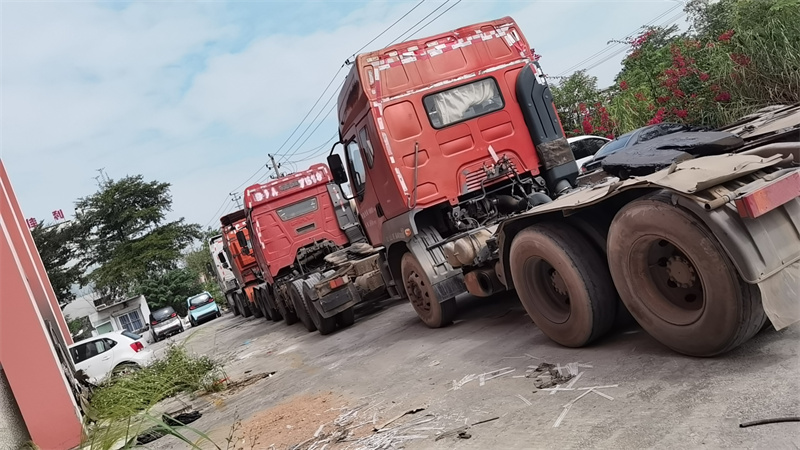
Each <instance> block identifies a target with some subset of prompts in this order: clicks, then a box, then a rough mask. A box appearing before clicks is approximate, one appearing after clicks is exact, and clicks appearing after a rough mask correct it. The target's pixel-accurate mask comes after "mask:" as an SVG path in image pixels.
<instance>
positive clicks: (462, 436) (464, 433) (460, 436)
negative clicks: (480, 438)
mask: <svg viewBox="0 0 800 450" xmlns="http://www.w3.org/2000/svg"><path fill="white" fill-rule="evenodd" d="M458 437H459V439H469V438H471V437H472V435H471V434H469V433H467V432H466V431H462V432H460V433H458Z"/></svg>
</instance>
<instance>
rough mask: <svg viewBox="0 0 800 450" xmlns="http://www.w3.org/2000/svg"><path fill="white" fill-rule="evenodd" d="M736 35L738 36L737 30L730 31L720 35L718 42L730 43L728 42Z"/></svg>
mask: <svg viewBox="0 0 800 450" xmlns="http://www.w3.org/2000/svg"><path fill="white" fill-rule="evenodd" d="M734 34H736V31H735V30H728V31H726V32H724V33H722V34H720V35H719V37H718V38H717V40H718V41H720V42H728V41H730V40H731V38H732V37H733V35H734Z"/></svg>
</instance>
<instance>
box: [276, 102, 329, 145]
mask: <svg viewBox="0 0 800 450" xmlns="http://www.w3.org/2000/svg"><path fill="white" fill-rule="evenodd" d="M332 99H333V96H331V98H330V99H328V103H330V100H332ZM328 103H326V104H325V106H328ZM335 110H336V103H334V104H332V105H331V107H330V108H328V112H326V113H325V115H324V116H323V117H322V120H320V121H319V122H317V126H316V127H314V129H313V130H311V133H310V134H309V135H308V136H306V138H305V140H303V142H301V143H300V144H299V145H297V147H295V145H292V147H294V151H293V152H291V153H287V154H286V155H284V156H283V158H282V159H281V161H286V160H288V159H289V158H291V157H292V156H293V155H294V154H295V153H296V152H297V151H298V150H300V147H302V146H303V145H305V143H306V142H308V139H309V138H311V136H313V135H314V133H316V132H317V130H318V129H319V127H320V125H322V124H323V123H325V120H326V119H327V118H328V117H329V116H330V115H331V113H332V112H333V111H335ZM320 114H322V110H320V112H318V113H317V117H319V115H320ZM317 117H315V118H314V120H316V119H317ZM313 124H314V122H313V121H312V122H311V123H309V124H308V127H306V129H305V130H304V131H303V134H305V132H306V131H308V129H309V128H311V125H313ZM300 136H301V137H302V135H300ZM297 139H298V141H299V140H300V138H297ZM295 144H297V142H295Z"/></svg>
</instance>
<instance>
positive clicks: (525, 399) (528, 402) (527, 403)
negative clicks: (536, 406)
mask: <svg viewBox="0 0 800 450" xmlns="http://www.w3.org/2000/svg"><path fill="white" fill-rule="evenodd" d="M517 397H519V399H520V400H522V401H523V402H525V404H526V405H528V406H531V405H532V404H533V403H531V401H530V400H528V399H527V398H525V397H523V396H522V394H517Z"/></svg>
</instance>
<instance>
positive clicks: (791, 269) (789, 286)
mask: <svg viewBox="0 0 800 450" xmlns="http://www.w3.org/2000/svg"><path fill="white" fill-rule="evenodd" d="M799 286H800V261H795V263H794V264H791V265H789V266H788V267H786V268H784V269H783V270H781V271H780V272H778V273H776V274H775V275H773V276H771V277H769V278H767V279H766V280H764V281H762V282H760V283H758V289H759V290H760V291H761V304H762V305H763V306H764V312H766V313H767V317H768V318H769V321H770V322H772V326H774V327H775V329H776V330H780V329H782V328H786V327H788V326H789V325H791V324H793V323H795V322H800V301H798V299H800V287H799Z"/></svg>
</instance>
